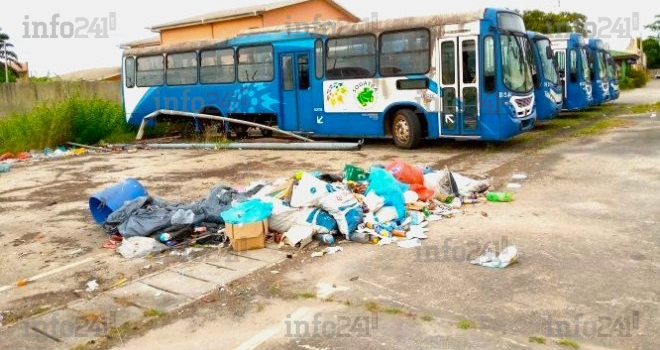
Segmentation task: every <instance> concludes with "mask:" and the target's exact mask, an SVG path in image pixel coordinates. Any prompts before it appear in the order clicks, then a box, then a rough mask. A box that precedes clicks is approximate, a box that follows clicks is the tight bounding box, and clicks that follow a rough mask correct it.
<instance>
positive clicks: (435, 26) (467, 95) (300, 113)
mask: <svg viewBox="0 0 660 350" xmlns="http://www.w3.org/2000/svg"><path fill="white" fill-rule="evenodd" d="M329 28H330V30H328V29H329ZM328 32H330V33H328ZM533 69H534V67H533V62H532V49H531V45H530V43H529V40H528V38H527V36H526V31H525V26H524V23H523V20H522V18H521V17H520V15H518V14H517V13H515V12H512V11H509V10H498V9H486V10H483V11H478V12H471V13H464V14H452V15H437V16H429V17H420V18H402V19H394V20H386V21H379V22H377V23H368V22H362V23H355V24H352V23H342V22H321V23H317V24H314V26H311V27H308V28H291V27H288V28H287V27H274V28H261V29H255V30H250V31H246V32H244V33H242V34H241V35H239V36H237V37H234V38H232V39H229V40H227V41H206V42H194V43H183V44H174V45H169V46H157V47H148V48H139V49H129V50H126V51H125V52H124V55H123V79H122V81H123V98H124V107H125V111H126V118H127V121H128V122H129V123H131V124H139V123H140V122H141V120H142V118H144V117H145V116H146V115H148V114H150V113H152V112H154V111H157V110H161V109H169V110H177V111H184V112H193V113H199V112H203V113H205V114H215V115H222V116H226V117H232V118H238V119H246V120H250V121H256V122H259V123H264V124H268V125H275V126H277V127H278V128H280V129H281V130H285V131H291V132H296V133H298V132H299V133H304V134H308V135H312V136H313V137H350V138H393V139H394V142H395V144H396V145H397V146H399V147H402V148H408V149H410V148H414V147H417V146H418V145H419V144H420V141H421V140H422V139H437V138H454V139H478V140H506V139H509V138H511V137H513V136H515V135H517V134H520V133H521V132H524V131H527V130H529V129H531V128H532V127H533V126H534V123H535V120H536V110H535V103H534V90H533V88H534V84H533V78H532V75H533V74H532V71H533Z"/></svg>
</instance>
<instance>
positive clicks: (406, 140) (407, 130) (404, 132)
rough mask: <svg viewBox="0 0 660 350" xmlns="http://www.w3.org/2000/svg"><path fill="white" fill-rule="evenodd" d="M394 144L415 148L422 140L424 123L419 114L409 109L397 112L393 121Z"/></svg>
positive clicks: (404, 147)
mask: <svg viewBox="0 0 660 350" xmlns="http://www.w3.org/2000/svg"><path fill="white" fill-rule="evenodd" d="M392 137H393V138H394V144H396V146H397V147H399V148H403V149H413V148H416V147H417V146H419V144H420V143H421V141H422V125H421V124H420V122H419V118H418V117H417V114H415V113H414V112H413V111H411V110H409V109H402V110H399V111H397V112H396V115H395V116H394V119H393V121H392Z"/></svg>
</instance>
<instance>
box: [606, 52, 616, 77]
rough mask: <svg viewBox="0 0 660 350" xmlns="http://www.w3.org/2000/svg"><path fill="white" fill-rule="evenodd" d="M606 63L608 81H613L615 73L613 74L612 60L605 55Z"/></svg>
mask: <svg viewBox="0 0 660 350" xmlns="http://www.w3.org/2000/svg"><path fill="white" fill-rule="evenodd" d="M606 55H607V54H606ZM606 62H607V75H608V77H609V78H610V79H614V78H615V77H616V73H615V72H614V60H613V59H612V56H610V55H607V56H606Z"/></svg>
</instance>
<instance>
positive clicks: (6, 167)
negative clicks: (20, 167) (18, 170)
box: [0, 163, 11, 173]
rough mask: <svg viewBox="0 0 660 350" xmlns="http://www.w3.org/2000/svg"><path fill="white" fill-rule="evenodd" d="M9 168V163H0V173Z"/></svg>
mask: <svg viewBox="0 0 660 350" xmlns="http://www.w3.org/2000/svg"><path fill="white" fill-rule="evenodd" d="M10 170H11V164H9V163H7V164H0V173H8V172H9V171H10Z"/></svg>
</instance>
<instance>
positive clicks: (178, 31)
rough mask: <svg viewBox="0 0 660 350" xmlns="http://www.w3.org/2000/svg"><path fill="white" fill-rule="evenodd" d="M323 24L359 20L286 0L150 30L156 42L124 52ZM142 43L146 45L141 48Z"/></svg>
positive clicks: (318, 4) (325, 1)
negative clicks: (281, 27)
mask: <svg viewBox="0 0 660 350" xmlns="http://www.w3.org/2000/svg"><path fill="white" fill-rule="evenodd" d="M327 20H342V21H347V22H359V21H360V19H359V18H358V17H357V16H355V15H354V14H352V13H351V12H349V11H348V10H346V9H345V8H343V7H342V6H340V5H339V4H337V3H336V2H334V1H332V0H288V1H281V2H276V3H270V4H265V5H257V6H250V7H243V8H238V9H231V10H225V11H219V12H213V13H207V14H204V15H200V16H195V17H190V18H184V19H181V20H177V21H172V22H168V23H161V24H157V25H153V26H151V28H150V29H151V30H152V31H153V32H156V33H158V34H159V35H160V41H159V42H158V41H154V40H151V41H149V40H146V41H145V40H142V41H136V42H134V43H135V45H133V43H125V44H123V45H122V47H124V48H128V47H138V46H142V47H143V46H152V45H158V44H161V45H166V44H173V43H179V42H186V41H197V40H209V39H219V40H222V39H227V38H231V37H233V36H236V35H237V34H238V33H240V32H241V31H243V30H246V29H255V28H262V27H271V26H277V25H287V24H291V25H292V26H293V25H295V24H296V23H313V22H318V21H327ZM145 42H146V43H147V44H146V45H145Z"/></svg>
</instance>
